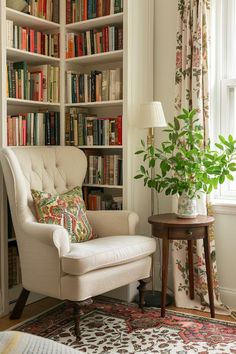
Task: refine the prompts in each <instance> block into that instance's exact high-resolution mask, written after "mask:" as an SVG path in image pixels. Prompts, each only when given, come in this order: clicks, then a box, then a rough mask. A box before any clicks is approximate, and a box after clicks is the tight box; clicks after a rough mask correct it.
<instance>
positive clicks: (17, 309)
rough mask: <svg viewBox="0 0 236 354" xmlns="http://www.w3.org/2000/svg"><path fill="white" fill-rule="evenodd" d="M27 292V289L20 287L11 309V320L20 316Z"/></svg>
mask: <svg viewBox="0 0 236 354" xmlns="http://www.w3.org/2000/svg"><path fill="white" fill-rule="evenodd" d="M29 293H30V291H29V290H26V289H25V288H23V289H22V291H21V293H20V296H19V298H18V300H17V302H16V304H15V306H14V309H13V311H12V313H11V314H10V319H11V320H18V319H19V318H20V317H21V315H22V312H23V310H24V307H25V304H26V301H27V299H28V296H29Z"/></svg>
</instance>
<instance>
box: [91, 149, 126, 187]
mask: <svg viewBox="0 0 236 354" xmlns="http://www.w3.org/2000/svg"><path fill="white" fill-rule="evenodd" d="M87 157H88V168H87V174H86V177H85V184H107V185H122V157H121V156H120V155H116V154H114V155H104V156H101V155H90V154H89V153H88V156H87Z"/></svg>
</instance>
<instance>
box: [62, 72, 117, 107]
mask: <svg viewBox="0 0 236 354" xmlns="http://www.w3.org/2000/svg"><path fill="white" fill-rule="evenodd" d="M122 81H123V80H122V69H121V68H116V69H110V70H103V71H98V70H93V71H91V73H90V74H83V73H79V74H77V73H74V72H72V71H68V72H67V102H68V103H78V102H99V101H113V100H120V99H122Z"/></svg>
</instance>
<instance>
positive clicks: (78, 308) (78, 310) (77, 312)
mask: <svg viewBox="0 0 236 354" xmlns="http://www.w3.org/2000/svg"><path fill="white" fill-rule="evenodd" d="M92 303H93V299H91V298H89V299H87V300H84V301H73V307H74V312H73V315H74V322H75V336H76V339H77V340H78V341H79V340H80V338H81V333H80V317H81V314H82V307H84V306H88V305H91V304H92Z"/></svg>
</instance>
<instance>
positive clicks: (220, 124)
mask: <svg viewBox="0 0 236 354" xmlns="http://www.w3.org/2000/svg"><path fill="white" fill-rule="evenodd" d="M211 21H212V24H211V25H212V28H211V51H210V63H211V65H210V83H211V92H210V94H211V96H210V97H211V100H210V102H211V127H210V128H211V129H210V130H211V132H212V135H213V136H211V140H213V141H214V140H215V141H216V140H218V135H219V134H222V135H224V136H228V135H229V134H232V135H233V136H234V137H235V138H236V1H235V0H213V1H212V18H211ZM234 177H235V179H236V173H235V175H234ZM214 199H218V200H232V201H235V203H236V180H235V181H233V182H229V181H225V183H224V184H223V185H221V186H220V187H219V189H218V190H217V191H216V193H215V196H214Z"/></svg>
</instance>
